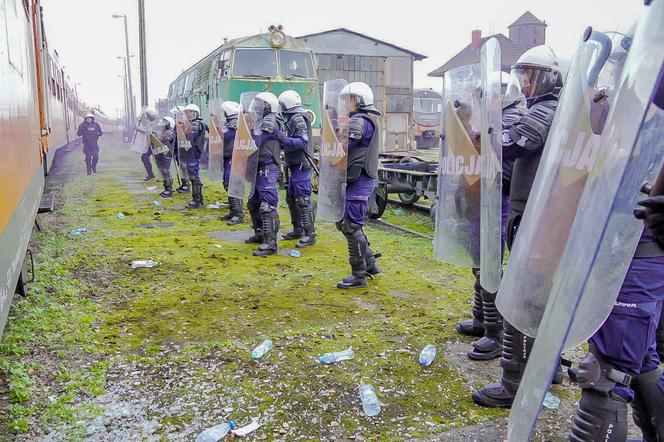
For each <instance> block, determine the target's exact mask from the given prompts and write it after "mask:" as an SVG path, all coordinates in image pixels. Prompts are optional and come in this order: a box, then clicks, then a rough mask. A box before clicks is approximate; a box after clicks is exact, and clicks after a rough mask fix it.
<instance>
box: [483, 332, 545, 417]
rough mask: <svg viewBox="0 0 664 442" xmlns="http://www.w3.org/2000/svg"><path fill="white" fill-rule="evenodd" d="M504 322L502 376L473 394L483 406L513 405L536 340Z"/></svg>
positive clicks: (501, 359)
mask: <svg viewBox="0 0 664 442" xmlns="http://www.w3.org/2000/svg"><path fill="white" fill-rule="evenodd" d="M503 324H504V327H503V356H502V357H501V358H500V366H501V367H502V368H503V374H502V378H501V379H500V382H498V383H497V384H490V385H487V386H485V387H483V388H482V389H480V390H478V391H474V392H473V395H472V397H473V402H475V403H476V404H478V405H481V406H483V407H491V408H497V407H511V406H512V402H514V397H515V396H516V392H517V390H518V389H519V383H520V382H521V378H522V377H523V373H524V371H525V370H526V363H527V362H528V356H529V355H530V350H531V349H532V348H533V343H534V341H535V340H534V339H533V338H530V337H528V336H526V335H524V334H523V333H521V332H520V331H519V330H517V329H516V328H514V327H512V325H510V324H509V323H508V322H507V321H503Z"/></svg>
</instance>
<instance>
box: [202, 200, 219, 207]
mask: <svg viewBox="0 0 664 442" xmlns="http://www.w3.org/2000/svg"><path fill="white" fill-rule="evenodd" d="M205 207H207V208H208V209H221V203H220V202H219V201H215V202H214V203H213V204H208V205H207V206H205Z"/></svg>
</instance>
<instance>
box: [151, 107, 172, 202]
mask: <svg viewBox="0 0 664 442" xmlns="http://www.w3.org/2000/svg"><path fill="white" fill-rule="evenodd" d="M173 128H175V120H173V118H171V117H163V118H162V119H161V121H160V122H159V125H158V133H157V137H158V139H159V142H160V143H161V144H162V145H163V146H165V147H167V148H168V151H166V152H163V153H157V154H155V156H154V159H155V161H156V162H157V167H158V168H159V171H160V172H161V175H162V177H163V185H164V191H163V192H161V193H160V194H159V195H160V196H161V197H162V198H171V197H172V196H173V177H172V176H171V161H172V160H173V149H174V145H175V131H174V130H173Z"/></svg>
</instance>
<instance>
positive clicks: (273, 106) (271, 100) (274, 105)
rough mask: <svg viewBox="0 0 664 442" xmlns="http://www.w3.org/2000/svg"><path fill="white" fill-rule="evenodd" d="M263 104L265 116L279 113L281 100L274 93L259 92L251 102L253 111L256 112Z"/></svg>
mask: <svg viewBox="0 0 664 442" xmlns="http://www.w3.org/2000/svg"><path fill="white" fill-rule="evenodd" d="M261 103H262V106H263V115H266V114H276V113H278V112H279V100H278V99H277V96H276V95H274V94H273V93H272V92H259V93H258V94H257V95H256V96H255V97H254V99H253V100H252V101H251V110H252V111H254V112H256V111H257V110H258V109H259V106H260V105H261Z"/></svg>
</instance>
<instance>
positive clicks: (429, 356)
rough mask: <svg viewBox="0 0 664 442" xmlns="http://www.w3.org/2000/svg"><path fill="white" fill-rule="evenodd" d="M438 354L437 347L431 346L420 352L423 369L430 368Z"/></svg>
mask: <svg viewBox="0 0 664 442" xmlns="http://www.w3.org/2000/svg"><path fill="white" fill-rule="evenodd" d="M437 352H438V350H437V349H436V346H435V345H431V344H429V345H427V346H426V347H424V348H423V349H422V351H421V352H420V365H421V366H422V367H428V366H429V365H431V363H432V362H433V360H434V359H435V357H436V353H437Z"/></svg>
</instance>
